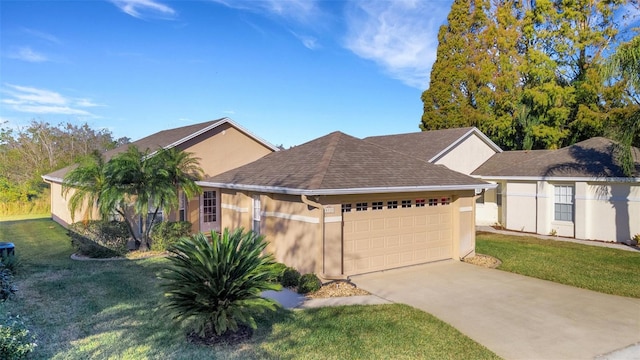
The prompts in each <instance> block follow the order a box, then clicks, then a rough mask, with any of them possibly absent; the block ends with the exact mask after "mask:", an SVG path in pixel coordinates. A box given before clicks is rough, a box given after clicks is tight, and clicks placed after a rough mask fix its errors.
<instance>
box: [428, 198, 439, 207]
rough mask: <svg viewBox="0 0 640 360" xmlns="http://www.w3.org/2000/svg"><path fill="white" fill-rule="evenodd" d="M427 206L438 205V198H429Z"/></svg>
mask: <svg viewBox="0 0 640 360" xmlns="http://www.w3.org/2000/svg"><path fill="white" fill-rule="evenodd" d="M429 206H438V199H429Z"/></svg>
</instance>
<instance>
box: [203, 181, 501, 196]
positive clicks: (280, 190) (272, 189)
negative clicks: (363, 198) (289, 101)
mask: <svg viewBox="0 0 640 360" xmlns="http://www.w3.org/2000/svg"><path fill="white" fill-rule="evenodd" d="M196 184H198V185H199V186H202V187H213V188H223V189H231V190H245V191H255V192H262V193H276V194H287V195H357V194H386V193H401V192H424V191H454V190H482V189H495V188H496V187H498V185H497V184H483V185H442V186H401V187H372V188H352V189H318V190H307V189H295V188H285V187H278V186H260V185H244V184H227V183H213V182H208V181H197V182H196Z"/></svg>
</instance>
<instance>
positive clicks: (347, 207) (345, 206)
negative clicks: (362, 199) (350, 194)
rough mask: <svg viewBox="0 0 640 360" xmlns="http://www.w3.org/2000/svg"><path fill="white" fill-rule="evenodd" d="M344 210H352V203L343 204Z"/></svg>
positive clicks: (344, 211)
mask: <svg viewBox="0 0 640 360" xmlns="http://www.w3.org/2000/svg"><path fill="white" fill-rule="evenodd" d="M342 212H343V213H346V212H351V204H342Z"/></svg>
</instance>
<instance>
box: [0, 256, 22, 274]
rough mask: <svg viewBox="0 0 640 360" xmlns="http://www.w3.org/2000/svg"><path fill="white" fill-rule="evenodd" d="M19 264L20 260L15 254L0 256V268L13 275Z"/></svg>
mask: <svg viewBox="0 0 640 360" xmlns="http://www.w3.org/2000/svg"><path fill="white" fill-rule="evenodd" d="M20 266H21V263H20V260H19V259H18V257H17V256H16V255H2V257H0V268H4V269H8V270H9V271H11V274H13V275H15V274H16V273H17V271H18V268H20Z"/></svg>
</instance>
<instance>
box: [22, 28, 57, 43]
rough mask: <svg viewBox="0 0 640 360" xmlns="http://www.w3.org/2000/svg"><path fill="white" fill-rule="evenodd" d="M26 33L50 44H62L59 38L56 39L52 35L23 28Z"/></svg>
mask: <svg viewBox="0 0 640 360" xmlns="http://www.w3.org/2000/svg"><path fill="white" fill-rule="evenodd" d="M22 30H23V31H24V32H25V33H27V34H29V35H31V36H35V37H37V38H39V39H42V40H46V41H48V42H50V43H54V44H61V43H62V42H61V41H60V39H58V38H57V37H55V36H54V35H51V34H49V33H46V32H42V31H38V30H35V29H29V28H23V29H22Z"/></svg>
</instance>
